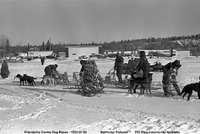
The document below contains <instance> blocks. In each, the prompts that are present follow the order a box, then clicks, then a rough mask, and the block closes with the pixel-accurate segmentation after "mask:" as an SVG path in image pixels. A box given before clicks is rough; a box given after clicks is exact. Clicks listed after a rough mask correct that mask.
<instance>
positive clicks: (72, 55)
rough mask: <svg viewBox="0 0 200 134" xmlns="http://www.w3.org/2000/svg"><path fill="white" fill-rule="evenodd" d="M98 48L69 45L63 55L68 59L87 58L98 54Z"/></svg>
mask: <svg viewBox="0 0 200 134" xmlns="http://www.w3.org/2000/svg"><path fill="white" fill-rule="evenodd" d="M100 47H101V46H91V45H69V46H66V47H65V53H66V57H67V58H69V59H78V58H79V57H80V56H86V57H89V56H90V55H91V54H99V53H100Z"/></svg>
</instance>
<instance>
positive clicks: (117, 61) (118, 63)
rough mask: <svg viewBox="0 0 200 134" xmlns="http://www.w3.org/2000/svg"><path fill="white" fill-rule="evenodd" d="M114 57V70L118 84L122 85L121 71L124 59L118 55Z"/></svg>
mask: <svg viewBox="0 0 200 134" xmlns="http://www.w3.org/2000/svg"><path fill="white" fill-rule="evenodd" d="M115 57H116V58H115V65H114V69H115V70H116V74H117V78H118V81H119V83H122V71H123V63H124V58H123V57H122V56H121V55H120V54H119V53H117V54H116V55H115Z"/></svg>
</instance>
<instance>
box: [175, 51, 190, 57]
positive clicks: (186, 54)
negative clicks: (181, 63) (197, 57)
mask: <svg viewBox="0 0 200 134" xmlns="http://www.w3.org/2000/svg"><path fill="white" fill-rule="evenodd" d="M177 56H178V57H189V56H190V51H178V54H177Z"/></svg>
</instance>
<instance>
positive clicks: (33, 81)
mask: <svg viewBox="0 0 200 134" xmlns="http://www.w3.org/2000/svg"><path fill="white" fill-rule="evenodd" d="M23 77H24V79H25V80H27V82H28V84H29V85H30V86H33V85H36V83H35V79H37V78H35V77H33V76H28V75H27V74H24V76H23Z"/></svg>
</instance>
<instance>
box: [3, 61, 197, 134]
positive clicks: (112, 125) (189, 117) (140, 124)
mask: <svg viewBox="0 0 200 134" xmlns="http://www.w3.org/2000/svg"><path fill="white" fill-rule="evenodd" d="M151 60H152V59H151ZM125 61H127V59H125ZM169 61H170V60H165V59H161V62H162V63H163V64H166V63H167V62H169ZM180 61H181V64H182V67H181V68H180V70H179V75H178V78H177V79H178V81H179V83H178V84H179V86H180V88H181V90H182V88H183V86H185V85H186V84H189V83H193V82H198V81H199V76H200V73H199V69H200V58H184V59H180ZM150 62H154V61H150ZM55 63H56V64H58V69H57V70H58V71H59V72H60V73H64V72H66V71H67V72H68V74H69V75H70V76H71V77H70V81H72V75H73V72H79V71H80V68H81V66H80V64H79V61H70V60H60V61H59V60H46V62H45V64H44V65H43V66H42V65H41V63H40V60H39V59H36V60H33V61H25V62H24V63H9V64H8V66H9V70H10V72H11V73H10V76H9V78H7V79H0V134H67V133H68V134H84V133H85V134H86V133H87V134H111V133H112V134H145V133H148V134H149V133H154V134H177V133H181V134H195V133H196V134H198V133H200V107H199V105H200V101H199V100H198V99H197V93H196V92H193V95H192V97H191V100H190V101H187V100H186V98H185V99H184V100H183V99H182V98H181V97H179V96H174V97H173V98H166V97H164V96H163V90H162V87H161V81H162V72H155V73H153V83H152V94H145V95H139V94H133V95H129V94H127V89H119V88H116V87H115V86H114V85H106V88H105V89H104V91H105V93H104V94H99V95H97V96H95V97H84V96H81V95H79V94H77V93H76V89H73V88H68V87H69V85H64V84H58V85H56V86H46V87H44V86H42V85H41V84H40V81H41V77H42V76H43V75H44V71H43V70H44V67H45V66H46V65H49V64H55ZM96 63H97V66H98V68H99V70H100V73H101V75H102V77H105V75H106V73H108V71H109V70H110V69H112V68H113V65H114V59H105V60H98V61H96ZM16 74H28V75H32V76H35V77H37V80H36V83H37V85H36V86H19V80H18V79H15V80H14V76H15V75H16ZM137 92H138V93H139V90H137Z"/></svg>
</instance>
